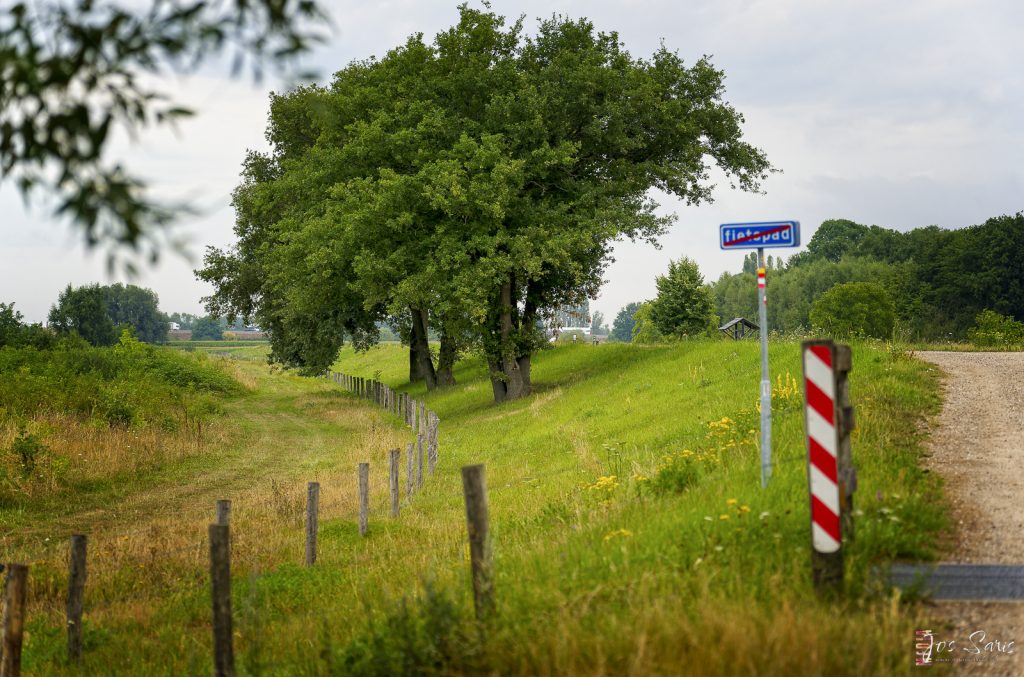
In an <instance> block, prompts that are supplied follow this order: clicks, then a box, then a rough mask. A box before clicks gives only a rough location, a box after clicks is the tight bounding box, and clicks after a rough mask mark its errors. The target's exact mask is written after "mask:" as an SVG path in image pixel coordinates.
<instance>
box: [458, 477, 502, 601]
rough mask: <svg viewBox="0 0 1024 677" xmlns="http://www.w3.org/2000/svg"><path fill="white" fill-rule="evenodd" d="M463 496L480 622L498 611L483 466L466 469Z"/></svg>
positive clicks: (471, 567)
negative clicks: (492, 612) (495, 603)
mask: <svg viewBox="0 0 1024 677" xmlns="http://www.w3.org/2000/svg"><path fill="white" fill-rule="evenodd" d="M462 493H463V496H464V498H465V500H466V530H467V532H468V534H469V564H470V571H471V574H472V578H473V607H474V608H475V609H476V617H477V619H478V620H484V619H485V618H487V616H489V615H490V613H491V611H492V610H493V608H494V586H493V583H492V579H491V573H492V571H491V566H492V562H491V541H490V538H489V536H488V533H487V531H488V517H487V483H486V481H485V479H484V466H483V465H467V466H463V467H462Z"/></svg>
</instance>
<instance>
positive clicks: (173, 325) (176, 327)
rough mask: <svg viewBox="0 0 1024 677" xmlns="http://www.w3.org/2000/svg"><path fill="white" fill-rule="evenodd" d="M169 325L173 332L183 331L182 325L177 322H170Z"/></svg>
mask: <svg viewBox="0 0 1024 677" xmlns="http://www.w3.org/2000/svg"><path fill="white" fill-rule="evenodd" d="M167 325H168V328H169V329H170V330H171V331H181V325H180V324H178V323H177V322H168V323H167Z"/></svg>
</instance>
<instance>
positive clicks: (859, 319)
mask: <svg viewBox="0 0 1024 677" xmlns="http://www.w3.org/2000/svg"><path fill="white" fill-rule="evenodd" d="M810 318H811V325H812V326H813V327H814V328H815V329H817V330H819V331H824V332H825V333H827V334H829V335H831V336H838V337H849V336H870V337H872V338H888V337H890V336H891V335H892V330H893V327H894V326H895V325H896V307H895V306H894V305H893V302H892V299H891V298H890V297H889V293H888V292H886V291H885V288H884V287H883V286H882V285H880V284H876V283H874V282H847V283H845V284H837V285H836V286H834V287H832V288H831V289H829V290H828V291H827V292H825V293H824V294H822V295H821V298H819V299H818V300H817V301H815V302H814V305H813V306H812V307H811V316H810Z"/></svg>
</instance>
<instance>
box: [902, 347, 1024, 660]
mask: <svg viewBox="0 0 1024 677" xmlns="http://www.w3.org/2000/svg"><path fill="white" fill-rule="evenodd" d="M918 355H919V357H920V358H921V359H923V360H925V361H927V362H930V363H932V364H934V365H936V366H937V367H939V368H940V369H941V370H942V371H943V372H944V375H945V378H944V390H945V400H944V405H943V408H942V413H941V414H940V416H939V420H938V427H937V428H935V429H934V430H933V431H932V438H931V442H930V445H929V446H930V454H931V456H930V458H929V459H928V467H930V468H931V469H932V470H933V471H934V472H937V473H939V474H940V475H942V477H944V478H945V480H946V491H947V494H948V496H949V498H950V501H951V503H952V508H953V520H954V523H955V525H956V543H957V549H956V551H955V553H954V554H953V556H952V557H951V559H952V560H953V561H957V562H971V563H987V564H1024V353H966V352H923V353H918ZM936 610H937V616H938V617H939V618H945V619H947V620H948V622H949V625H948V626H947V627H946V628H945V629H944V630H943V634H944V635H945V637H940V639H942V638H947V639H953V640H955V641H956V644H957V646H958V647H963V646H966V647H969V646H971V643H972V642H971V635H972V633H976V632H977V631H983V632H985V640H984V641H985V642H988V641H990V640H993V639H995V640H999V641H1002V642H1009V641H1013V642H1014V645H1013V648H1012V650H1013V652H1014V653H1013V654H1012V655H1008V654H1006V653H999V654H995V655H993V657H992V659H991V660H989V661H987V662H985V663H980V664H977V663H976V664H968V663H963V664H960V665H959V669H958V670H957V672H958V673H959V674H970V675H1012V676H1020V675H1024V658H1022V654H1024V602H1001V603H961V602H957V603H953V602H943V603H941V604H938V605H937V609H936ZM936 636H937V637H939V634H938V631H936ZM973 639H974V640H975V643H977V640H978V639H979V636H978V635H977V634H975V635H974V637H973ZM982 646H984V643H982ZM965 654H966V652H965Z"/></svg>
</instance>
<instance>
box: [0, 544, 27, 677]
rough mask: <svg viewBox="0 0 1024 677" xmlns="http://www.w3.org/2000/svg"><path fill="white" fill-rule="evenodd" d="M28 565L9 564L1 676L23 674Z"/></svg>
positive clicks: (5, 593)
mask: <svg viewBox="0 0 1024 677" xmlns="http://www.w3.org/2000/svg"><path fill="white" fill-rule="evenodd" d="M27 587H28V566H27V565H25V564H8V565H7V572H6V585H5V586H4V588H5V589H4V619H3V621H4V627H3V642H2V644H0V677H18V676H19V675H20V674H21V643H22V637H23V636H24V633H25V593H26V588H27Z"/></svg>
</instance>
